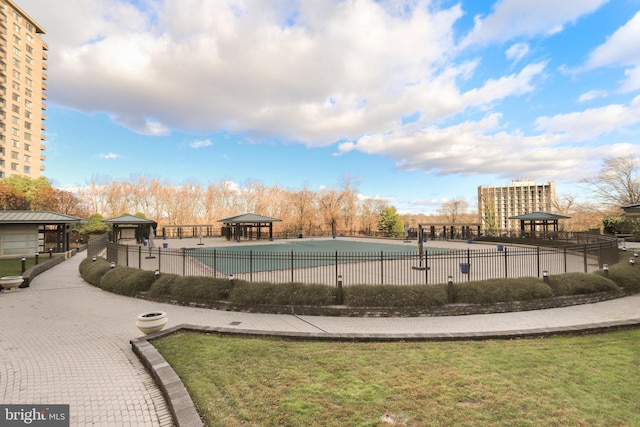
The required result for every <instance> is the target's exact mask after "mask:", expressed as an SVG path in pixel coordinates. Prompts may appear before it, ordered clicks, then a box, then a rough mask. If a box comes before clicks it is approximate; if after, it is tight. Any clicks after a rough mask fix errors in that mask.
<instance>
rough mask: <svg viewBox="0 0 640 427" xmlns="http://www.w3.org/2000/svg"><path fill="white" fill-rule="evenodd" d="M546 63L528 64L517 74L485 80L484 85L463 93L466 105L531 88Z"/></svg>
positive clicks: (484, 101) (478, 103) (530, 89)
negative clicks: (532, 82)
mask: <svg viewBox="0 0 640 427" xmlns="http://www.w3.org/2000/svg"><path fill="white" fill-rule="evenodd" d="M545 65H546V64H544V63H538V64H529V65H527V66H526V67H524V68H523V69H522V71H520V73H518V74H512V75H510V76H504V77H501V78H499V79H496V80H493V79H492V80H489V81H487V82H486V83H485V84H484V86H482V87H480V88H478V89H472V90H470V91H468V92H466V93H465V94H464V95H463V99H464V101H465V104H466V105H483V104H488V103H490V102H493V101H495V100H498V99H502V98H506V97H507V96H512V95H522V94H525V93H528V92H531V91H532V90H533V86H532V84H531V81H532V79H533V78H534V77H536V76H538V75H539V74H540V73H542V71H543V70H544V67H545Z"/></svg>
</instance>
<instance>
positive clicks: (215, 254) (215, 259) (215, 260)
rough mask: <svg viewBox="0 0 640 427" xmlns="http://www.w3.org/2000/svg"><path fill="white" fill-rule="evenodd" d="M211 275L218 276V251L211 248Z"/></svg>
mask: <svg viewBox="0 0 640 427" xmlns="http://www.w3.org/2000/svg"><path fill="white" fill-rule="evenodd" d="M213 277H214V278H215V277H218V252H216V250H215V249H214V250H213Z"/></svg>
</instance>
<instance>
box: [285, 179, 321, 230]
mask: <svg viewBox="0 0 640 427" xmlns="http://www.w3.org/2000/svg"><path fill="white" fill-rule="evenodd" d="M315 202H316V194H315V193H314V192H313V191H311V190H310V189H309V187H308V186H306V185H305V187H304V188H303V189H302V190H300V191H297V192H295V193H293V194H292V195H291V204H292V207H293V215H294V221H295V223H296V226H295V231H296V232H298V233H301V234H303V233H305V227H306V233H307V234H309V233H311V230H312V224H313V222H314V219H315V214H316V212H317V206H316V203H315Z"/></svg>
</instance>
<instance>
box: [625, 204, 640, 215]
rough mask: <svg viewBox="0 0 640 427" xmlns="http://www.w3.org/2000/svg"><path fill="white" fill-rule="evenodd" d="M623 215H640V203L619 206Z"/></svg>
mask: <svg viewBox="0 0 640 427" xmlns="http://www.w3.org/2000/svg"><path fill="white" fill-rule="evenodd" d="M621 207H622V210H623V211H624V213H625V215H630V216H637V215H640V203H634V204H631V205H626V206H621Z"/></svg>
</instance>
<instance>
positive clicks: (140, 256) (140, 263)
mask: <svg viewBox="0 0 640 427" xmlns="http://www.w3.org/2000/svg"><path fill="white" fill-rule="evenodd" d="M126 248H127V267H129V249H128V248H129V247H128V246H126ZM138 268H142V246H138Z"/></svg>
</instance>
